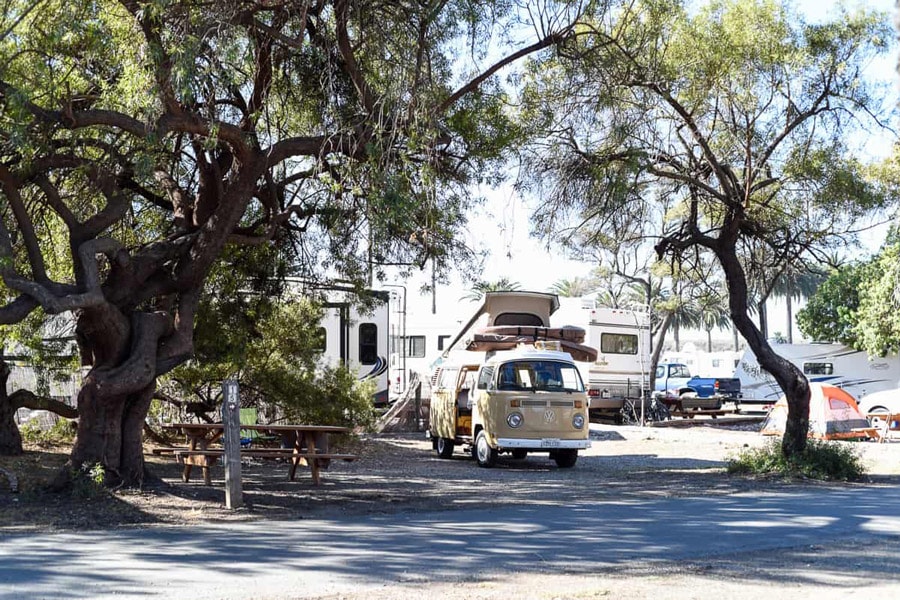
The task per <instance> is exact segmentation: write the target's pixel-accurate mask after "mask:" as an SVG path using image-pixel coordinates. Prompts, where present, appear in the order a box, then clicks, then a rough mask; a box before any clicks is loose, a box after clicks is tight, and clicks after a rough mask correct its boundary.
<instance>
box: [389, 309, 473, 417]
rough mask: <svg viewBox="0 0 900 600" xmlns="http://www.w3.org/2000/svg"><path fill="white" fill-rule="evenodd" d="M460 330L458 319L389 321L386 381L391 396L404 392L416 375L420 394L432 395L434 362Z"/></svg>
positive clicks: (424, 395) (423, 395)
mask: <svg viewBox="0 0 900 600" xmlns="http://www.w3.org/2000/svg"><path fill="white" fill-rule="evenodd" d="M458 330H459V324H458V323H457V322H451V323H450V325H445V324H441V323H438V322H437V317H436V316H435V320H434V321H432V322H429V321H421V320H417V319H416V320H412V319H410V320H408V321H407V322H406V323H405V324H402V325H401V324H397V323H396V319H395V322H394V323H392V324H391V336H390V349H391V352H390V365H389V368H388V372H389V383H390V396H391V398H392V399H396V398H398V397H400V396H401V395H403V393H404V392H405V391H406V388H407V387H408V386H409V385H410V383H411V382H412V381H414V378H415V376H416V375H418V381H419V382H420V383H421V384H422V389H421V392H420V393H421V395H422V397H423V398H427V397H428V396H429V395H430V394H431V385H430V381H431V373H432V372H433V370H434V369H433V364H434V362H435V361H436V360H437V359H438V357H440V355H441V353H442V352H443V351H444V350H445V349H446V347H447V344H449V343H450V340H451V339H453V336H455V335H456V332H457V331H458Z"/></svg>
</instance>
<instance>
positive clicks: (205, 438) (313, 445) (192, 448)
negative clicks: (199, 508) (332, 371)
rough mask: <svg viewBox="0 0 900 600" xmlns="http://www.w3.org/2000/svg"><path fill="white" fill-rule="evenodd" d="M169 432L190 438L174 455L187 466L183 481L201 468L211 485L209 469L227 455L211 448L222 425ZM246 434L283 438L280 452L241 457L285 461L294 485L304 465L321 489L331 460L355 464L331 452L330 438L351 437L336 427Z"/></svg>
mask: <svg viewBox="0 0 900 600" xmlns="http://www.w3.org/2000/svg"><path fill="white" fill-rule="evenodd" d="M165 427H167V428H169V429H177V430H179V431H181V432H182V433H183V434H184V435H185V436H186V437H187V443H188V447H187V448H186V449H176V450H174V451H173V454H174V455H175V457H176V458H178V459H179V460H180V461H182V462H183V463H184V471H183V472H182V474H181V478H182V480H183V481H185V482H187V481H189V480H190V477H191V470H192V468H193V467H195V466H198V467H200V468H201V469H202V471H203V481H204V483H206V484H207V485H210V484H211V477H210V473H209V468H210V467H211V466H213V465H215V464H216V461H217V460H218V458H219V457H221V456H223V455H224V450H223V449H221V448H210V445H211V444H213V443H215V442H217V441H218V440H219V439H220V438H221V437H222V435H223V434H224V433H225V428H224V425H222V423H173V424H171V425H166V426H165ZM241 429H243V430H248V429H249V430H254V431H260V432H265V433H269V434H273V435H278V436H280V437H281V448H248V449H244V448H242V449H241V455H242V456H254V457H263V458H286V459H289V460H290V462H291V468H290V471H289V473H288V477H289V478H290V480H291V481H293V480H294V476H295V475H296V472H297V467H298V466H299V465H301V464H306V465H308V466H309V470H310V474H311V475H312V480H313V484H315V485H319V483H320V480H321V479H320V475H319V471H320V469H321V468H322V467H325V466H327V464H328V462H330V461H331V459H341V460H347V461H350V460H355V459H356V458H357V457H356V456H355V455H353V454H336V453H332V452H329V449H328V447H329V440H328V438H329V436H330V435H332V434H340V433H350V432H351V431H352V430H351V429H350V428H349V427H338V426H335V425H293V424H283V425H241Z"/></svg>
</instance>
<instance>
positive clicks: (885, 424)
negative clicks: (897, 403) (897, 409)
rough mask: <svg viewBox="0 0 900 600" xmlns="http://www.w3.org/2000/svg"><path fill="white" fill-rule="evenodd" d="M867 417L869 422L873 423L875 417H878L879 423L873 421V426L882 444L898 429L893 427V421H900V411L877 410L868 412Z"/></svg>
mask: <svg viewBox="0 0 900 600" xmlns="http://www.w3.org/2000/svg"><path fill="white" fill-rule="evenodd" d="M866 419H868V420H869V423H872V421H873V420H874V419H878V423H873V427H874V428H875V429H876V431H877V435H878V443H879V444H880V443H883V442H884V441H885V440H887V439H889V438H890V437H891V431H896V429H894V428H892V427H891V423H895V422H898V421H900V413H892V412H890V411H885V410H876V411H874V412H870V413H868V414H867V415H866Z"/></svg>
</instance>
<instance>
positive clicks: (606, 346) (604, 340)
mask: <svg viewBox="0 0 900 600" xmlns="http://www.w3.org/2000/svg"><path fill="white" fill-rule="evenodd" d="M600 352H602V353H603V354H637V353H638V338H637V336H636V335H628V334H626V333H603V334H600Z"/></svg>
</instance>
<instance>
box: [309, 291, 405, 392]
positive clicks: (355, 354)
mask: <svg viewBox="0 0 900 600" xmlns="http://www.w3.org/2000/svg"><path fill="white" fill-rule="evenodd" d="M372 294H374V296H375V298H376V302H375V305H374V307H373V308H372V309H371V311H366V310H364V309H362V308H361V307H360V303H359V301H358V300H357V299H356V298H355V297H354V295H353V294H352V293H351V292H340V291H330V292H329V293H328V300H327V301H326V302H325V303H324V306H325V314H324V316H323V317H322V320H321V321H320V326H321V332H322V334H323V336H324V347H325V350H324V352H323V353H322V356H323V359H324V360H326V361H329V362H331V363H332V364H334V363H337V362H340V363H341V364H344V365H347V366H348V367H349V368H350V369H351V370H352V371H354V372H355V373H356V374H357V376H358V377H359V379H361V380H363V379H375V380H376V382H377V384H376V389H375V396H374V397H373V402H374V404H375V406H384V405H386V404H387V402H388V379H387V372H388V358H387V356H388V336H389V334H390V323H389V314H388V294H387V293H386V292H380V291H373V292H372Z"/></svg>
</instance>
